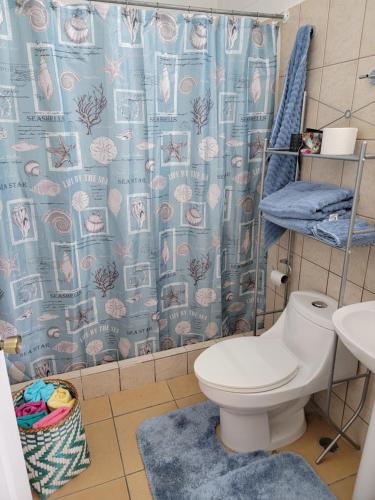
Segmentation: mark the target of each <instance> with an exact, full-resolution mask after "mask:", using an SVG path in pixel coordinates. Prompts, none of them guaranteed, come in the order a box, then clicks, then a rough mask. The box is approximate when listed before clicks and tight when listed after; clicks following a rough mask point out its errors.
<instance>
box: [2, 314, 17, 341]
mask: <svg viewBox="0 0 375 500" xmlns="http://www.w3.org/2000/svg"><path fill="white" fill-rule="evenodd" d="M13 335H18V331H17V328H16V327H15V326H14V325H12V324H11V323H8V322H7V321H4V320H2V319H0V339H6V338H7V337H13Z"/></svg>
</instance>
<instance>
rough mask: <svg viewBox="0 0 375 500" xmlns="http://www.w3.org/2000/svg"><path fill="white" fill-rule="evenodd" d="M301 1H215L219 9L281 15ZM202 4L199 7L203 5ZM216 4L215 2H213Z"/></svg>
mask: <svg viewBox="0 0 375 500" xmlns="http://www.w3.org/2000/svg"><path fill="white" fill-rule="evenodd" d="M302 1H303V0H217V7H218V8H220V9H234V10H245V11H254V12H267V13H276V14H278V13H281V12H285V11H286V10H288V9H289V8H290V7H293V5H297V4H298V3H301V2H302ZM204 3H205V2H202V3H201V5H204ZM215 3H216V2H215Z"/></svg>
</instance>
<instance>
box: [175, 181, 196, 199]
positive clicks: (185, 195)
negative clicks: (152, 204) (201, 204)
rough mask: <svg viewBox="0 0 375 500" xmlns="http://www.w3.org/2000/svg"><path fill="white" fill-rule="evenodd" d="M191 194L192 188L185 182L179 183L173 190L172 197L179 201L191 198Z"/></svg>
mask: <svg viewBox="0 0 375 500" xmlns="http://www.w3.org/2000/svg"><path fill="white" fill-rule="evenodd" d="M192 196H193V190H192V189H191V187H190V186H188V185H187V184H180V185H179V186H177V187H176V189H175V190H174V197H175V198H176V200H177V201H179V202H181V203H184V202H186V201H189V200H191V197H192Z"/></svg>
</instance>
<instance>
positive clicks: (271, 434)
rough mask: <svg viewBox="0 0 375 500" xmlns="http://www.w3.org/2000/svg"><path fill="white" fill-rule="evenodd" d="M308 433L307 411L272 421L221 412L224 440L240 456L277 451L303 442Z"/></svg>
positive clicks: (266, 417)
mask: <svg viewBox="0 0 375 500" xmlns="http://www.w3.org/2000/svg"><path fill="white" fill-rule="evenodd" d="M305 431H306V419H305V412H304V410H303V408H300V409H298V410H297V411H296V412H295V413H292V414H291V412H290V411H288V412H286V413H285V414H284V413H281V414H278V415H276V416H275V417H273V418H272V417H271V418H269V415H268V413H255V414H249V413H247V412H246V411H244V412H240V411H235V412H233V411H231V410H229V409H227V408H220V436H221V440H222V442H223V444H224V445H225V446H226V447H227V448H229V449H231V450H233V451H236V452H239V453H248V452H251V451H257V450H268V451H271V450H275V449H277V448H280V447H282V446H286V445H287V444H289V443H292V442H293V441H296V440H297V439H298V438H300V437H301V436H302V435H303V434H304V432H305Z"/></svg>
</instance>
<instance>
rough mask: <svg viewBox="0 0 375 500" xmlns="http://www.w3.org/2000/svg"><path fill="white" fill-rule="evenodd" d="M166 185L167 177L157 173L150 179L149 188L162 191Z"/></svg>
mask: <svg viewBox="0 0 375 500" xmlns="http://www.w3.org/2000/svg"><path fill="white" fill-rule="evenodd" d="M166 185H167V179H166V178H165V177H163V176H162V175H157V176H156V177H155V178H154V179H152V181H151V188H152V189H154V190H155V191H162V190H163V189H164V188H165V186H166Z"/></svg>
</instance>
